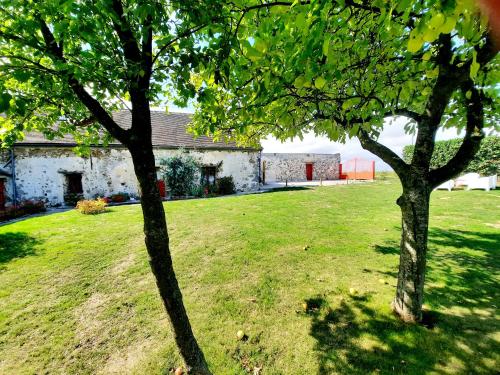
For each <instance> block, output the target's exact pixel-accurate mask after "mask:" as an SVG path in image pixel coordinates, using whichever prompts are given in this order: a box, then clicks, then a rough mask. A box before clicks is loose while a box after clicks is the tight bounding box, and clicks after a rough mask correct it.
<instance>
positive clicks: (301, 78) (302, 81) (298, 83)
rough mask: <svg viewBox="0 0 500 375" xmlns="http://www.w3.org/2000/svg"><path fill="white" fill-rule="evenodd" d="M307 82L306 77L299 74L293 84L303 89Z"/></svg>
mask: <svg viewBox="0 0 500 375" xmlns="http://www.w3.org/2000/svg"><path fill="white" fill-rule="evenodd" d="M305 83H306V77H305V76H303V75H301V76H298V77H297V78H295V81H294V82H293V85H294V86H295V87H296V88H298V89H301V88H302V87H304V85H305Z"/></svg>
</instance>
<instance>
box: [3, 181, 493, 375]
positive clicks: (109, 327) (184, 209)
mask: <svg viewBox="0 0 500 375" xmlns="http://www.w3.org/2000/svg"><path fill="white" fill-rule="evenodd" d="M400 193H401V191H400V185H399V183H398V182H397V179H396V178H395V177H394V176H393V175H390V176H385V177H383V178H382V179H380V180H379V181H378V182H376V183H369V184H359V185H339V186H333V187H317V188H301V189H288V190H277V191H274V192H270V193H262V194H256V195H247V196H234V197H229V198H225V199H209V200H184V201H169V202H165V203H164V207H165V210H166V212H167V215H168V216H169V231H170V233H171V237H170V243H171V248H172V256H173V259H174V262H175V270H176V273H177V276H178V279H179V283H180V286H181V288H182V290H183V295H184V301H185V304H186V308H187V310H188V312H189V314H190V318H191V322H192V325H193V330H194V331H195V333H196V334H197V336H198V337H199V342H200V345H201V346H202V347H203V348H204V351H205V353H206V356H207V360H208V362H209V365H210V368H211V369H212V371H213V372H214V373H216V374H248V373H251V374H306V373H316V374H331V373H352V374H367V373H383V374H385V373H406V374H421V373H441V374H446V373H448V374H458V373H460V374H466V373H479V374H480V373H484V374H488V373H491V374H493V373H495V370H496V369H497V368H498V367H499V365H500V355H499V353H498V350H497V348H498V342H499V340H500V337H499V332H500V323H499V319H498V305H497V304H498V300H499V297H500V295H499V294H500V288H499V285H500V283H499V281H500V280H499V277H498V267H499V266H500V257H499V253H498V243H499V242H500V235H499V231H498V229H499V227H500V222H499V221H498V217H496V216H495V212H496V211H497V207H498V200H499V198H500V195H499V191H498V190H496V191H491V192H489V193H485V192H483V191H463V190H458V191H453V192H451V193H449V192H446V191H445V192H443V191H437V192H434V193H433V194H432V199H431V219H430V232H429V252H430V258H429V262H428V266H429V268H428V272H427V276H426V280H427V284H426V289H425V290H426V297H425V300H424V310H425V311H426V314H425V315H424V316H425V319H424V322H423V324H422V325H415V324H406V323H403V322H401V320H399V319H398V318H397V317H396V316H394V315H393V313H392V312H391V308H390V303H391V301H392V299H393V298H394V293H395V286H396V277H397V270H398V269H397V267H398V258H399V239H400V223H401V218H400V211H399V209H398V207H397V206H396V205H394V201H395V199H396V198H397V197H398V196H399V194H400ZM463 207H469V209H467V210H464V209H463ZM141 233H142V216H141V211H140V207H139V206H138V205H134V206H120V207H110V208H109V209H108V212H107V213H106V214H102V215H96V216H85V215H81V214H79V213H78V212H76V211H75V210H73V211H68V212H64V213H60V214H54V215H49V216H44V217H36V218H32V219H28V220H25V221H22V222H18V223H14V224H10V225H6V226H3V227H0V285H2V288H1V291H0V312H1V313H0V337H1V340H0V358H1V360H0V373H5V374H22V373H61V374H62V373H78V374H94V373H132V374H133V373H136V374H166V373H169V371H170V370H171V369H174V368H177V367H179V366H181V364H182V359H181V357H180V356H179V354H178V352H177V350H176V346H175V341H174V339H173V335H172V333H171V331H170V330H169V329H168V325H169V323H168V320H167V317H166V315H165V312H164V309H163V306H162V302H161V299H160V298H159V296H158V292H157V289H156V287H155V281H154V277H153V275H152V274H151V272H150V270H149V265H148V257H147V253H146V251H145V248H144V241H143V237H142V235H141ZM240 331H241V332H240ZM242 333H243V335H241V334H242ZM238 334H240V335H241V336H238Z"/></svg>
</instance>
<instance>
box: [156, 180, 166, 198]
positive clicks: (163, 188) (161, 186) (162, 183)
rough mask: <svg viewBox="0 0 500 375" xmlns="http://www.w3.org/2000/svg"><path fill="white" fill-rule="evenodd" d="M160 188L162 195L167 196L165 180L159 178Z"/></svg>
mask: <svg viewBox="0 0 500 375" xmlns="http://www.w3.org/2000/svg"><path fill="white" fill-rule="evenodd" d="M158 190H160V197H162V198H165V197H166V196H167V192H166V186H165V181H164V180H158Z"/></svg>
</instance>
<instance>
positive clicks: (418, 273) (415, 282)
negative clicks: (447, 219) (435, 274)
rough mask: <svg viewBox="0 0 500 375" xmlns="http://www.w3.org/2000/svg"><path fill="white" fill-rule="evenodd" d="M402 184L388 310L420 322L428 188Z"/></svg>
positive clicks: (425, 185)
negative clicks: (396, 255) (396, 258)
mask: <svg viewBox="0 0 500 375" xmlns="http://www.w3.org/2000/svg"><path fill="white" fill-rule="evenodd" d="M402 182H403V194H402V195H401V197H399V199H398V201H397V203H398V205H399V206H400V207H401V214H402V220H401V222H402V233H401V244H400V260H399V274H398V285H397V290H396V298H395V299H394V301H393V304H392V307H393V309H394V311H395V313H396V314H398V315H399V316H400V317H401V319H402V320H404V321H406V322H419V321H420V320H421V319H422V303H423V297H424V279H425V267H426V255H427V234H428V228H429V198H430V192H431V191H430V188H429V187H428V185H427V184H425V183H424V182H423V181H422V180H420V181H415V180H413V181H412V182H411V183H406V182H405V181H402Z"/></svg>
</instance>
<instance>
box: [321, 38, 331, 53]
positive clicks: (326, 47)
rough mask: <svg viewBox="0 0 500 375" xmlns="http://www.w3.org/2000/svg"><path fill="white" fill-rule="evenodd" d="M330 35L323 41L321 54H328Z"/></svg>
mask: <svg viewBox="0 0 500 375" xmlns="http://www.w3.org/2000/svg"><path fill="white" fill-rule="evenodd" d="M330 41H331V37H330V36H329V35H328V36H327V37H326V38H325V40H324V41H323V55H325V56H328V50H329V49H330Z"/></svg>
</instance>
